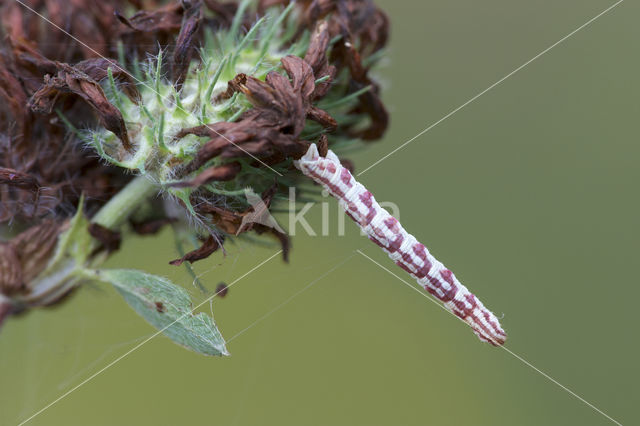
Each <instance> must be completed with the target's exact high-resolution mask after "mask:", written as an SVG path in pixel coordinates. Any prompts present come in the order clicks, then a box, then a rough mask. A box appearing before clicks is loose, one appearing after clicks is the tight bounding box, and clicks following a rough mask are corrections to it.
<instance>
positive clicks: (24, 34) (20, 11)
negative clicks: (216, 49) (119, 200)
mask: <svg viewBox="0 0 640 426" xmlns="http://www.w3.org/2000/svg"><path fill="white" fill-rule="evenodd" d="M25 3H26V4H27V5H28V6H29V7H30V8H32V9H33V10H35V11H36V12H38V13H40V14H42V15H44V16H46V17H47V18H48V19H50V20H51V21H52V22H53V23H54V24H55V25H57V26H59V27H61V28H63V29H64V30H65V31H67V32H68V33H70V34H71V35H72V36H73V37H75V38H76V39H77V40H81V41H82V43H80V42H78V41H77V40H76V39H74V38H73V37H69V35H67V34H65V33H64V32H62V31H60V30H59V29H57V28H55V27H54V26H51V25H48V24H46V25H43V22H42V18H41V17H39V16H37V15H36V14H34V13H32V12H30V11H28V10H27V9H25V8H24V7H22V6H20V5H19V4H18V3H16V2H14V1H11V0H0V36H1V37H2V38H3V43H0V98H2V100H3V102H2V103H0V231H2V229H3V228H2V227H3V226H4V227H5V228H7V227H8V225H12V226H14V227H15V229H25V230H24V231H22V232H20V233H18V234H17V235H14V236H13V238H10V239H8V238H6V236H5V235H2V234H0V237H1V238H0V241H2V242H0V293H1V294H4V295H5V296H11V295H13V294H16V293H21V294H26V295H28V294H29V291H30V288H29V283H30V281H31V280H33V279H34V278H35V277H36V276H37V275H38V274H39V273H40V272H41V271H42V270H43V269H44V268H45V267H46V265H47V261H48V259H49V258H50V257H51V255H52V252H53V250H54V248H55V244H56V241H57V239H58V236H59V235H60V233H61V232H63V231H64V230H65V229H67V225H68V222H69V218H70V217H71V216H72V215H73V214H74V213H75V210H76V208H77V206H78V202H79V200H80V197H81V195H84V197H85V210H86V213H87V214H88V215H89V216H91V215H92V214H93V213H95V212H96V211H97V210H98V209H99V208H100V207H101V206H103V205H104V204H105V203H107V202H108V201H109V200H110V199H111V198H112V197H113V196H114V195H115V194H116V193H117V192H118V191H119V190H120V189H122V188H123V187H124V186H125V185H126V184H127V183H128V182H130V180H131V178H132V176H131V175H130V174H128V173H125V172H124V171H123V170H122V169H120V168H117V167H114V166H109V165H107V164H105V163H104V162H101V161H100V160H99V157H98V156H97V155H96V154H95V152H93V151H92V150H91V149H90V148H87V147H86V146H85V145H84V143H83V142H82V141H80V140H79V138H78V137H76V136H75V135H74V134H73V133H70V132H69V129H68V124H67V123H65V122H64V121H63V119H62V118H61V117H65V120H68V121H69V122H70V123H71V124H72V125H75V126H77V127H79V128H82V127H85V128H86V126H87V125H92V126H99V125H101V126H102V127H104V128H106V129H108V130H110V131H112V132H113V133H114V134H115V135H116V136H117V137H118V138H119V141H120V143H121V147H120V151H121V153H122V154H123V155H126V153H127V152H128V151H131V150H132V149H133V146H132V142H131V141H132V137H131V134H130V133H131V129H130V128H128V127H127V125H128V123H126V122H125V120H124V118H123V116H122V114H121V112H120V111H119V110H118V108H116V106H114V105H113V104H112V103H111V102H110V101H109V100H108V98H107V95H106V94H105V92H104V90H103V86H102V85H101V82H102V81H103V80H105V79H106V78H107V75H108V74H107V70H108V69H109V68H110V69H111V71H112V73H113V77H114V78H115V80H116V81H117V82H118V84H119V87H120V88H121V89H122V90H123V92H124V93H125V94H126V95H127V96H128V97H129V99H131V100H132V101H133V102H138V100H139V97H140V94H139V92H138V89H137V88H136V82H135V81H134V79H132V78H131V75H130V74H129V73H128V72H125V71H124V68H126V67H127V65H128V64H120V63H118V62H117V60H116V58H118V57H119V52H120V54H121V55H120V57H123V56H124V57H125V58H127V60H130V59H131V58H134V59H133V60H137V59H140V60H142V59H144V58H145V57H146V56H147V55H155V54H156V53H157V52H158V49H159V48H162V49H163V51H164V52H169V54H168V55H167V56H165V57H166V58H168V59H167V63H168V65H169V68H168V69H169V74H168V78H170V79H171V81H172V83H173V84H174V85H175V87H177V88H179V87H180V86H181V85H182V84H183V82H184V79H185V74H186V73H187V71H188V70H189V66H190V64H191V63H192V61H193V60H194V58H195V57H196V56H197V55H196V52H197V50H196V49H197V47H198V46H200V45H201V43H202V41H203V37H204V28H209V29H211V30H214V31H215V30H216V29H219V28H227V27H229V26H230V25H231V23H232V21H233V19H234V16H235V15H236V12H237V9H238V5H237V2H235V1H228V2H223V1H216V0H202V1H200V0H183V1H170V2H163V1H158V0H145V1H142V0H105V1H93V0H71V1H69V0H25ZM257 3H258V8H257V13H258V15H260V14H261V13H262V12H263V11H264V10H266V8H268V7H270V6H273V5H285V6H286V5H287V4H288V3H289V2H288V1H287V0H259V1H258V2H257ZM143 6H144V8H145V9H144V10H140V9H141V8H142V7H143ZM132 9H134V10H137V12H135V13H130V11H131V10H132ZM297 9H298V13H299V16H300V22H299V25H298V26H299V28H298V36H299V35H301V34H302V33H303V32H304V31H305V30H308V31H310V33H311V37H310V42H309V47H308V50H307V52H306V55H304V58H300V57H297V56H286V57H284V58H283V59H282V61H281V64H280V65H281V69H282V70H283V71H284V73H281V72H278V71H273V72H271V73H269V74H268V75H267V77H266V79H265V81H262V80H258V79H256V78H254V77H251V76H248V75H245V74H238V75H237V76H236V77H235V78H234V79H233V80H231V81H230V82H229V84H228V90H227V91H226V93H223V94H222V95H221V96H223V97H227V98H229V97H231V96H233V95H234V94H235V93H240V94H242V95H244V96H246V98H247V99H248V100H249V102H250V103H251V106H252V107H251V108H250V109H248V110H247V111H245V112H244V113H243V114H242V115H241V116H240V117H239V118H237V120H235V121H233V122H225V121H221V122H216V123H210V124H209V125H208V126H196V127H191V128H185V129H182V130H181V131H180V132H179V133H178V134H177V135H176V138H178V139H179V138H183V137H185V136H187V135H190V134H193V135H197V136H202V137H207V138H209V140H208V142H206V143H204V144H203V145H202V146H201V148H200V149H199V151H198V153H197V155H196V156H195V159H194V160H193V161H192V162H191V163H190V164H187V165H186V166H185V167H184V168H183V169H182V170H181V175H180V176H178V178H179V182H178V183H176V184H175V186H176V187H182V188H198V187H200V186H202V185H205V184H208V183H211V182H224V181H231V180H233V179H237V178H238V176H240V175H241V174H242V172H243V166H242V161H245V162H246V161H249V162H250V163H251V166H252V167H256V168H258V167H263V166H262V165H261V163H259V162H258V161H256V160H255V159H254V158H251V157H249V154H250V155H251V156H254V157H255V158H259V159H260V160H261V161H262V162H264V163H266V164H267V165H270V166H271V165H274V166H275V165H279V164H283V162H285V161H286V160H291V159H298V158H299V157H300V156H302V155H303V154H304V153H305V152H306V150H307V148H308V145H309V143H310V142H311V141H306V140H302V139H301V134H302V132H303V129H304V128H305V125H306V123H307V121H313V122H316V123H318V124H320V126H321V127H322V128H323V129H324V130H325V132H329V133H331V132H336V131H340V132H342V134H344V135H349V136H353V137H354V138H361V139H364V140H375V139H379V138H380V137H381V136H382V134H383V132H384V131H385V129H386V127H387V125H388V114H387V112H386V110H385V108H384V105H383V104H382V101H381V100H380V97H379V88H378V86H377V85H376V84H375V82H373V81H372V80H371V78H370V77H369V69H368V68H367V66H365V65H363V59H362V58H364V57H368V56H369V55H371V54H373V53H375V52H377V51H379V50H380V49H381V48H383V47H384V45H385V44H386V42H387V38H388V20H387V17H386V15H385V14H384V13H383V12H381V11H380V10H379V9H378V8H377V7H376V6H375V5H374V4H373V2H372V1H370V0H313V1H311V0H300V1H298V2H297ZM244 20H245V22H244V27H245V28H249V27H250V26H251V23H252V22H254V20H255V12H254V13H253V15H251V14H250V13H247V15H246V16H245V18H244ZM331 40H337V41H336V42H335V43H334V44H333V45H331ZM328 52H331V53H330V54H329V53H328ZM135 58H137V59H135ZM340 73H348V81H349V84H348V87H347V88H346V92H345V93H344V95H348V94H349V93H354V92H357V91H359V90H361V89H363V88H366V87H371V90H369V91H366V92H364V93H363V94H361V95H360V96H359V97H358V99H357V105H356V107H355V108H353V110H352V111H349V113H350V114H354V115H362V114H365V115H367V116H368V117H369V120H368V125H367V126H366V127H365V128H362V127H358V128H356V127H353V128H352V127H351V125H349V124H346V125H339V123H338V122H336V120H335V119H334V118H333V117H332V116H331V115H330V114H329V113H328V112H327V111H324V110H322V109H320V108H318V107H317V106H316V104H317V102H318V101H319V100H321V99H323V98H324V97H325V96H326V95H327V93H329V91H330V90H331V89H332V83H333V81H334V79H335V78H336V76H337V75H339V74H340ZM320 77H328V78H325V79H324V81H322V82H320V83H318V84H316V80H317V79H318V78H320ZM87 106H88V107H87ZM230 141H232V142H233V143H230ZM314 142H319V148H320V150H321V151H324V152H326V150H327V149H328V140H327V138H326V136H325V135H322V136H321V137H320V140H319V141H314ZM212 160H223V161H222V164H220V163H216V164H215V165H212V166H210V167H206V168H204V170H202V171H200V173H199V174H197V175H196V176H195V177H194V176H190V175H192V174H193V173H194V172H196V171H198V170H200V169H201V168H202V167H203V166H206V165H208V164H210V162H212ZM283 188H284V187H283V186H282V185H279V184H278V183H277V182H276V184H274V185H273V186H271V187H270V188H269V189H268V190H266V191H264V192H263V193H262V200H263V202H264V205H265V206H266V207H267V208H268V207H269V206H270V205H271V203H272V201H273V199H274V196H275V194H277V193H278V191H280V190H282V189H283ZM191 197H192V200H193V205H194V207H195V209H196V211H197V213H198V214H199V215H202V216H203V217H206V218H209V219H210V221H211V223H212V224H213V225H215V227H216V228H217V229H218V230H219V231H220V232H219V233H213V232H212V233H211V234H210V235H204V236H203V244H202V246H201V247H200V248H198V249H196V250H193V251H191V252H189V253H187V254H185V255H184V256H182V257H181V258H179V259H176V260H174V261H172V262H171V264H174V265H180V264H182V263H183V262H195V261H197V260H201V259H204V258H207V257H208V256H209V255H211V254H212V253H214V252H216V251H218V250H220V249H221V248H223V242H224V236H225V235H226V234H228V235H235V234H238V233H241V232H248V231H253V232H256V233H259V234H260V233H270V234H272V235H274V236H275V237H276V238H277V239H278V241H279V242H280V244H281V245H282V248H283V253H284V257H285V259H287V258H288V252H289V248H290V241H289V238H288V236H287V235H286V234H283V233H281V232H279V231H277V230H275V229H272V228H268V227H266V226H264V225H260V224H255V223H253V224H249V225H248V226H246V225H243V218H244V217H245V216H247V215H250V214H255V213H256V212H254V211H253V208H252V207H250V208H246V206H233V205H224V204H220V203H219V202H217V201H218V200H215V199H212V198H211V197H207V196H205V195H203V194H202V192H201V191H198V190H195V191H194V192H193V194H192V195H191ZM160 210H161V209H160ZM174 220H175V219H174V218H172V217H169V216H168V215H166V216H165V215H164V212H158V211H155V212H154V215H153V216H152V217H148V218H142V219H141V218H136V219H133V218H130V223H131V227H132V229H133V230H134V231H135V232H137V233H139V234H143V235H148V234H153V233H156V232H158V231H159V230H160V229H161V228H162V227H163V226H164V225H166V224H169V223H171V222H173V221H174ZM89 232H90V234H91V235H92V236H93V237H94V238H95V239H96V240H97V241H99V242H100V243H101V246H102V249H104V250H106V251H107V252H112V251H115V250H117V249H118V248H119V247H120V243H121V238H122V236H123V235H121V234H120V233H119V232H116V231H115V230H110V229H107V228H104V227H100V226H99V225H95V224H93V225H91V227H90V228H89ZM14 234H15V233H14ZM8 235H11V234H8ZM53 302H55V301H51V300H49V301H48V303H53ZM8 312H9V311H7V308H6V306H5V305H3V304H2V303H0V323H1V322H2V321H1V319H2V318H4V317H5V316H6V315H7V314H8Z"/></svg>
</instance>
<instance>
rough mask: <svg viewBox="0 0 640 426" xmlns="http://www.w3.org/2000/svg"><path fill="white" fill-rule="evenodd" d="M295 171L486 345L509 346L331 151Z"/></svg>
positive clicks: (312, 151)
mask: <svg viewBox="0 0 640 426" xmlns="http://www.w3.org/2000/svg"><path fill="white" fill-rule="evenodd" d="M295 166H296V167H297V168H298V169H300V171H302V173H304V174H305V175H306V176H308V177H310V178H311V179H313V180H314V181H316V182H317V183H319V184H321V185H322V186H323V187H324V188H325V189H326V190H327V191H329V193H331V195H333V196H334V197H335V198H336V199H337V200H338V202H339V203H340V206H341V207H342V208H343V209H344V211H345V212H346V213H347V215H348V216H349V217H351V219H353V220H354V221H355V222H356V223H357V224H358V225H359V226H360V228H362V230H363V231H364V232H365V233H366V234H367V235H368V237H369V239H370V240H371V241H373V242H374V243H376V244H377V245H379V246H380V247H382V249H383V250H384V251H385V252H386V253H387V254H388V255H389V257H390V258H391V259H392V260H393V261H394V262H395V263H396V264H397V265H398V266H400V267H401V268H402V269H404V270H405V271H407V272H408V273H409V274H411V276H413V277H414V278H415V279H416V280H417V281H418V283H419V284H420V285H421V286H423V287H424V288H425V290H427V291H428V292H429V293H431V294H432V295H433V296H435V297H436V298H437V299H438V300H440V301H441V302H442V303H443V304H444V306H445V307H446V308H447V309H448V310H450V311H451V312H453V313H454V314H455V315H457V316H458V317H460V318H461V319H462V320H464V321H465V322H466V323H467V324H469V325H470V326H471V328H472V329H473V331H474V333H475V334H476V335H478V337H479V338H480V340H482V341H484V342H489V343H490V344H492V345H494V346H500V345H502V344H504V342H505V340H506V338H507V335H506V333H505V332H504V330H503V329H502V328H501V327H500V322H499V321H498V319H497V318H496V316H495V315H494V314H493V313H492V312H491V311H489V310H488V309H487V308H485V307H484V305H483V304H482V302H480V300H478V298H477V297H475V296H474V295H473V294H471V293H470V292H469V290H467V288H466V287H465V286H464V285H462V284H461V283H460V282H459V281H458V280H457V278H456V277H455V275H453V272H451V271H450V270H448V269H447V268H445V266H444V265H443V264H442V263H440V262H439V261H437V260H436V259H435V258H434V257H433V256H432V255H431V253H429V250H427V248H426V247H425V246H424V245H422V244H420V243H419V242H418V241H417V240H416V239H415V237H414V236H413V235H411V234H409V233H408V232H407V231H405V230H404V229H403V228H402V226H401V225H400V222H398V220H397V219H396V218H394V217H393V216H391V215H390V214H389V213H388V212H387V211H386V210H385V209H383V208H382V207H380V205H379V204H378V203H377V202H376V200H375V198H373V195H371V193H370V192H369V191H367V189H366V188H365V187H364V186H362V185H361V184H360V183H358V182H357V181H356V180H355V179H354V177H353V176H352V175H351V173H350V172H349V170H347V169H346V168H344V167H343V166H342V165H341V164H340V160H339V159H338V157H337V156H336V155H335V154H334V153H333V152H332V151H331V150H329V151H328V153H327V155H326V157H321V156H320V154H319V153H318V148H317V147H316V145H315V144H311V146H310V147H309V150H308V151H307V153H306V154H305V155H304V156H303V157H302V158H300V160H298V161H296V162H295Z"/></svg>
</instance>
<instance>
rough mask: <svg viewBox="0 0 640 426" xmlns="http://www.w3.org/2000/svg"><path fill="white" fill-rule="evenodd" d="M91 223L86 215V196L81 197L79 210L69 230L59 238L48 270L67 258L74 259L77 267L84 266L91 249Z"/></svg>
mask: <svg viewBox="0 0 640 426" xmlns="http://www.w3.org/2000/svg"><path fill="white" fill-rule="evenodd" d="M88 229H89V221H88V220H87V218H86V217H85V215H84V196H80V201H79V202H78V210H77V212H76V214H75V216H73V218H72V219H71V221H70V222H69V228H68V229H67V230H66V231H64V232H63V233H62V234H61V235H60V237H59V238H58V243H57V245H56V252H55V254H54V255H53V257H52V259H51V261H50V262H49V266H48V269H50V268H52V267H53V266H55V265H57V264H58V263H59V262H60V261H62V260H64V259H66V258H73V260H74V261H75V262H76V265H84V263H85V262H86V261H87V257H88V256H89V253H90V249H91V241H92V238H91V235H89V230H88Z"/></svg>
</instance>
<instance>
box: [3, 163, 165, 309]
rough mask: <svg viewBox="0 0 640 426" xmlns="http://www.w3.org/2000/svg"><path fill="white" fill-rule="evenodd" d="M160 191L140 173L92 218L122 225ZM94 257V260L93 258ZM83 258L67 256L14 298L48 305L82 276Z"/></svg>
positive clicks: (38, 304) (93, 242)
mask: <svg viewBox="0 0 640 426" xmlns="http://www.w3.org/2000/svg"><path fill="white" fill-rule="evenodd" d="M156 191H157V187H156V184H155V183H154V182H153V181H151V180H150V179H148V178H146V177H144V176H138V177H136V178H135V179H133V180H132V181H131V182H129V183H128V184H127V186H125V187H124V188H123V189H121V190H120V192H118V193H117V194H116V195H115V196H114V197H112V198H111V200H109V202H107V204H105V205H104V206H102V208H101V209H100V210H99V211H98V213H96V215H95V216H94V217H93V220H92V222H93V223H97V224H98V225H102V226H104V227H106V228H109V229H113V228H117V227H119V226H120V225H122V224H123V223H124V222H125V221H126V220H127V219H128V218H129V217H130V216H131V215H132V214H133V213H134V212H135V211H136V210H137V209H138V208H139V207H140V205H141V204H142V203H144V202H145V201H146V200H147V199H148V198H149V197H150V196H152V195H153V194H155V193H156ZM98 244H99V242H98V241H97V240H95V239H93V240H92V244H91V245H90V246H89V249H88V250H87V252H86V255H88V254H89V253H91V252H92V251H93V250H94V249H95V248H96V247H97V246H98ZM94 260H95V259H94ZM85 261H86V259H85V260H84V261H79V260H78V259H77V258H76V259H74V258H64V259H62V261H61V262H60V263H55V264H54V265H55V266H53V267H51V266H52V265H50V268H47V270H46V271H45V274H44V275H41V276H39V277H38V278H37V279H36V280H34V283H33V284H32V285H33V288H32V290H31V292H30V293H29V294H28V295H27V296H25V297H23V298H21V299H20V300H14V302H15V303H18V304H23V305H24V304H26V305H29V306H41V305H47V304H49V303H51V302H52V301H55V300H56V299H58V298H60V297H62V296H63V295H64V294H66V293H67V292H69V291H70V290H71V289H72V288H73V287H75V286H77V285H78V284H79V283H80V282H81V281H82V279H83V276H82V274H81V272H82V271H83V270H84V267H85V266H86V265H85V264H84V263H85ZM1 311H2V300H1V299H0V314H1V313H2V312H1Z"/></svg>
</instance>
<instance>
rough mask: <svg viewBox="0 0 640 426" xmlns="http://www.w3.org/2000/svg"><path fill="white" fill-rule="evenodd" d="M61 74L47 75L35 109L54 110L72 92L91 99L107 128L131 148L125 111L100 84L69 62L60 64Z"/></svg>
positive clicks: (35, 99) (34, 101) (35, 98)
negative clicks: (62, 98) (115, 104)
mask: <svg viewBox="0 0 640 426" xmlns="http://www.w3.org/2000/svg"><path fill="white" fill-rule="evenodd" d="M56 65H57V66H58V70H59V71H58V74H57V75H56V76H54V77H52V76H50V75H46V76H45V84H44V86H42V87H41V88H40V89H39V90H38V91H37V92H36V93H34V94H33V96H32V97H31V99H30V100H29V106H30V108H31V109H32V110H33V111H36V112H44V113H47V114H49V113H51V110H52V109H53V106H54V105H55V103H56V101H57V100H58V99H59V97H60V96H61V95H63V94H67V93H71V94H75V95H77V96H79V97H80V98H81V99H83V100H84V101H85V102H87V103H88V104H89V105H90V106H91V107H92V108H93V109H94V110H95V112H96V113H97V114H98V117H99V118H100V121H101V122H102V125H103V126H104V128H105V129H107V130H110V131H112V132H113V133H114V134H115V135H116V136H117V137H118V138H120V140H121V141H122V145H123V146H124V148H125V149H126V150H128V151H131V150H132V149H133V147H132V146H131V142H130V141H129V135H128V133H127V127H126V125H125V123H124V119H123V118H122V113H121V112H120V110H118V108H116V107H115V106H113V104H111V102H109V100H108V99H107V97H106V96H105V94H104V91H103V90H102V87H100V84H98V82H96V81H95V80H93V79H92V78H91V77H89V76H88V75H87V74H85V73H84V72H82V71H80V70H79V69H77V68H75V67H72V66H71V65H68V64H63V63H57V64H56Z"/></svg>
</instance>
